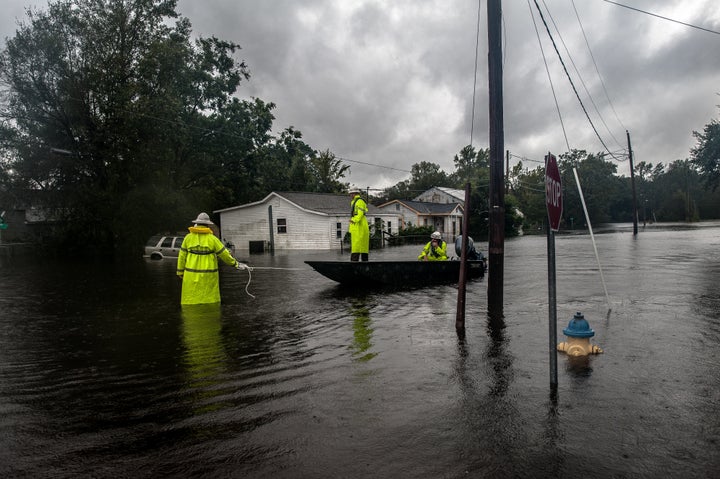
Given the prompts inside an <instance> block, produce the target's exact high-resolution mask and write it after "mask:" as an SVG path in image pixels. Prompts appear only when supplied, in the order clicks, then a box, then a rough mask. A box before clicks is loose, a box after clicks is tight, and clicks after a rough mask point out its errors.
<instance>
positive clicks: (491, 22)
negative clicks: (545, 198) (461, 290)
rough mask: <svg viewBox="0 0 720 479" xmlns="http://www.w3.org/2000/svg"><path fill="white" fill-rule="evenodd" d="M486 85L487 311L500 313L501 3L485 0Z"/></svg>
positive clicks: (502, 226) (502, 209)
mask: <svg viewBox="0 0 720 479" xmlns="http://www.w3.org/2000/svg"><path fill="white" fill-rule="evenodd" d="M487 17H488V18H487V22H488V84H489V85H488V86H489V90H490V98H489V107H490V108H489V110H490V138H489V140H490V198H489V207H490V237H489V241H488V243H489V244H488V270H489V271H488V312H489V313H490V314H502V310H503V273H504V272H503V268H504V254H505V188H504V181H503V154H504V152H505V138H504V132H503V72H502V2H501V0H488V2H487Z"/></svg>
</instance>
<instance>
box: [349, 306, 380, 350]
mask: <svg viewBox="0 0 720 479" xmlns="http://www.w3.org/2000/svg"><path fill="white" fill-rule="evenodd" d="M350 312H351V314H352V316H353V318H354V319H353V342H352V346H351V347H352V350H353V360H355V361H358V362H367V361H370V360H371V359H372V358H374V357H375V356H377V353H373V352H368V351H369V350H370V348H371V347H372V342H371V340H372V335H373V328H372V327H371V326H372V320H371V319H370V309H369V308H368V306H367V303H366V300H365V298H353V299H352V300H351V301H350Z"/></svg>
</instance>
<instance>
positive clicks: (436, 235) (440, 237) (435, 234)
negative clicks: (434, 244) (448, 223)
mask: <svg viewBox="0 0 720 479" xmlns="http://www.w3.org/2000/svg"><path fill="white" fill-rule="evenodd" d="M430 239H436V240H439V239H442V235H441V234H440V232H439V231H436V232H434V233H433V234H431V235H430Z"/></svg>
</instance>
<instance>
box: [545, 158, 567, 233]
mask: <svg viewBox="0 0 720 479" xmlns="http://www.w3.org/2000/svg"><path fill="white" fill-rule="evenodd" d="M545 204H546V205H547V212H548V220H549V221H550V229H551V230H552V231H557V230H558V229H559V228H560V217H561V216H562V211H563V204H562V182H561V181H560V170H559V169H558V165H557V160H556V159H555V155H552V154H550V153H548V154H547V156H546V157H545Z"/></svg>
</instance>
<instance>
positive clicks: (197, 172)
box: [0, 0, 267, 249]
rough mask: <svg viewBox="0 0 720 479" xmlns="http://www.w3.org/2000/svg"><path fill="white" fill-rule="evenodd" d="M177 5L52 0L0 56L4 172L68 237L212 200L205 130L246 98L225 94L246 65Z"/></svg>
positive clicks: (129, 230) (93, 237)
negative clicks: (200, 34) (54, 214)
mask: <svg viewBox="0 0 720 479" xmlns="http://www.w3.org/2000/svg"><path fill="white" fill-rule="evenodd" d="M175 3H176V2H175V1H174V0H162V1H160V0H136V1H133V2H127V1H120V0H78V1H75V2H57V3H51V4H50V5H49V6H48V10H47V11H34V12H29V14H28V17H29V21H28V23H26V24H23V25H21V26H20V29H19V30H18V32H17V35H16V36H15V37H14V38H12V39H10V40H8V42H7V47H6V49H5V50H4V51H3V52H2V55H1V56H0V67H1V68H0V70H1V72H0V75H1V81H2V82H3V83H4V84H5V86H6V87H7V89H6V96H5V98H3V103H2V112H1V114H2V117H3V118H5V119H11V120H10V121H9V122H6V123H5V124H4V127H5V128H4V129H3V131H2V134H3V140H4V143H5V144H6V147H7V149H8V151H9V152H10V160H9V161H8V162H7V163H6V164H4V165H3V166H4V168H5V172H6V174H9V175H10V176H11V181H12V182H13V184H12V186H13V188H14V190H15V191H24V196H25V197H24V198H23V200H24V201H25V202H26V203H27V204H33V203H37V202H43V203H45V204H48V203H50V204H52V205H53V206H55V207H56V211H58V212H60V213H62V214H64V215H65V216H66V218H65V219H66V220H67V221H65V222H63V223H62V224H63V225H64V228H65V237H66V238H67V239H68V244H71V243H72V242H75V243H78V241H77V238H83V240H84V241H83V243H86V244H83V247H87V244H90V245H96V246H97V247H99V248H103V249H107V248H108V247H110V248H112V247H113V246H116V245H117V244H118V243H121V242H122V240H123V239H124V238H128V237H130V238H132V240H131V241H132V242H137V241H138V236H139V237H142V236H145V235H146V234H147V231H148V230H149V229H150V228H152V229H155V230H158V229H160V228H161V227H163V228H168V227H173V226H180V225H179V217H183V218H191V217H192V216H193V215H194V214H197V209H198V207H201V206H202V207H207V206H211V205H212V201H211V200H212V196H213V194H215V193H216V192H215V191H214V187H215V184H214V182H212V181H211V180H210V179H209V178H210V177H211V176H212V175H213V174H214V173H216V172H217V169H218V168H217V163H216V162H215V161H213V160H214V159H215V158H213V156H214V155H213V153H214V152H213V150H214V149H215V148H216V146H214V145H212V143H211V141H210V136H212V135H211V134H209V133H211V132H212V131H214V128H213V127H214V124H215V123H218V118H217V117H218V115H220V114H221V113H222V111H224V110H226V109H229V110H230V111H231V109H232V107H233V105H234V107H235V108H244V109H246V110H247V109H249V108H251V107H252V106H253V105H247V104H241V103H238V102H237V101H236V100H233V99H232V98H231V95H232V94H233V92H234V91H235V90H236V88H237V86H238V84H239V83H240V81H241V80H242V79H247V78H248V77H249V72H248V71H247V68H246V66H245V64H243V63H238V62H236V61H235V60H234V58H233V54H234V53H235V52H236V50H238V49H239V46H238V45H236V44H233V43H229V42H224V41H221V40H218V39H217V38H207V39H203V38H201V39H198V40H196V41H194V42H192V41H191V39H190V23H189V22H188V20H187V19H183V18H179V17H178V15H177V13H176V12H175V10H174V7H175ZM170 19H176V22H175V24H174V25H172V26H170V25H169V22H168V20H170ZM265 115H267V112H265ZM244 126H246V128H245V129H247V125H244ZM234 134H238V133H237V131H235V132H234ZM240 135H242V133H240ZM58 153H59V154H58ZM8 172H12V173H11V174H10V173H8ZM39 195H42V196H39ZM186 222H187V219H186V220H185V223H186ZM72 238H75V240H72V241H71V239H72Z"/></svg>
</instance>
